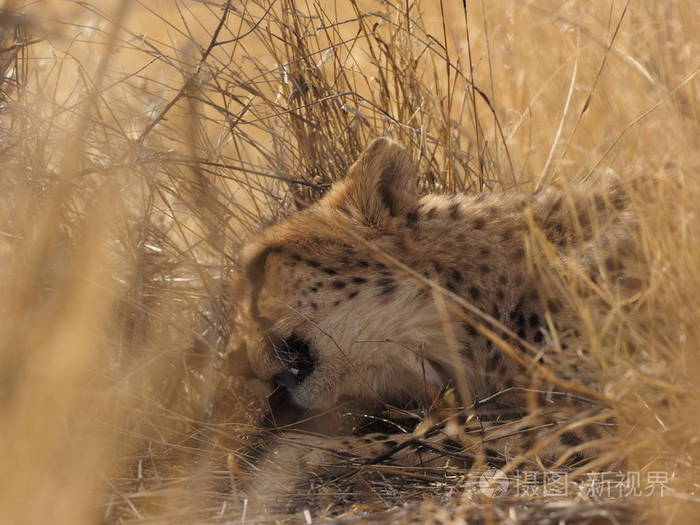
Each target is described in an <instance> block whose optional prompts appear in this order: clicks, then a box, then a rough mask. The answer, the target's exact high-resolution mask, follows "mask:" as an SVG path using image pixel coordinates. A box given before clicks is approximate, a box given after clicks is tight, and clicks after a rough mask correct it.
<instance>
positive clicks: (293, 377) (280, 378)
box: [272, 368, 299, 389]
mask: <svg viewBox="0 0 700 525" xmlns="http://www.w3.org/2000/svg"><path fill="white" fill-rule="evenodd" d="M295 371H296V373H294V372H295ZM298 375H299V370H298V369H295V368H292V369H291V370H283V371H282V372H280V373H279V374H276V375H275V376H274V377H273V378H272V380H273V381H274V382H275V384H276V385H279V386H283V387H285V388H287V389H292V388H294V387H296V386H297V385H299V379H297V376H298Z"/></svg>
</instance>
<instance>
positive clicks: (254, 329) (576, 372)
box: [236, 138, 642, 484]
mask: <svg viewBox="0 0 700 525" xmlns="http://www.w3.org/2000/svg"><path fill="white" fill-rule="evenodd" d="M417 178H418V177H417V170H416V167H415V166H414V164H413V163H412V162H411V159H410V156H409V154H408V153H407V152H406V150H405V149H403V148H402V147H401V146H400V145H398V144H397V143H396V142H393V141H391V140H389V139H385V138H380V139H376V140H375V141H373V142H372V143H371V144H370V145H369V146H368V147H367V149H366V150H365V152H364V153H363V154H362V156H361V157H360V158H359V159H358V160H357V162H356V163H355V164H354V165H353V166H352V167H351V168H350V170H349V173H348V175H347V176H346V178H345V179H344V180H342V181H340V182H338V183H336V184H335V185H334V186H333V187H332V188H331V189H330V190H329V191H328V193H327V194H326V195H325V196H324V197H323V198H322V199H321V200H319V201H318V202H317V203H315V204H313V205H311V206H309V207H308V208H306V209H304V210H302V211H300V212H297V213H295V214H293V215H291V216H290V217H289V218H288V219H286V220H284V221H282V222H280V223H279V224H276V225H274V226H272V227H270V228H268V229H267V230H265V231H264V232H263V233H262V234H261V235H260V237H259V238H258V239H257V240H256V241H255V242H254V243H252V244H251V245H250V246H248V247H247V249H246V252H245V257H244V264H243V267H244V268H245V270H244V272H243V273H244V278H243V279H242V280H241V283H240V286H239V288H240V291H241V296H240V299H239V301H238V305H237V309H236V315H237V319H236V321H237V322H236V326H237V328H238V330H237V332H238V334H239V335H238V338H237V341H238V342H241V343H242V344H243V346H244V347H245V352H246V353H247V357H248V361H249V363H250V367H251V369H252V370H253V372H254V374H255V376H256V377H257V380H259V381H262V382H264V383H265V384H267V385H269V388H270V389H271V390H272V389H278V391H279V390H281V391H283V393H284V395H285V396H286V397H287V398H288V401H289V403H290V405H293V406H295V407H296V408H297V409H300V413H302V414H305V415H311V414H314V413H320V412H322V411H326V410H329V409H331V408H333V407H335V406H338V405H339V404H350V405H351V406H362V407H363V409H364V410H367V409H368V408H367V407H369V409H371V408H372V407H374V408H377V409H379V407H382V406H387V405H392V406H398V407H407V406H412V407H419V408H420V407H423V408H425V407H429V406H434V405H435V403H436V400H438V399H444V395H445V392H454V398H455V400H456V401H455V402H454V403H452V405H453V406H457V407H461V408H460V409H459V410H457V412H455V411H452V412H451V413H449V411H448V413H449V414H451V415H445V414H444V413H443V414H442V415H440V416H439V417H438V418H437V419H435V417H433V419H432V420H431V423H430V424H427V423H426V424H423V425H422V426H421V429H422V430H421V429H418V430H415V431H414V432H413V433H408V434H399V435H395V436H380V437H379V438H377V437H376V436H372V435H370V436H364V437H355V438H352V439H347V438H346V439H340V440H337V439H336V438H331V437H325V438H314V439H312V440H310V439H309V438H308V437H306V438H304V439H299V436H296V437H295V435H293V434H283V435H282V437H280V438H279V442H280V443H284V444H280V445H279V447H278V448H276V449H274V450H275V452H274V453H273V454H271V455H268V456H267V459H264V460H263V462H262V464H268V468H267V469H265V468H263V469H261V471H267V472H275V473H276V474H275V475H276V476H278V479H286V477H285V476H284V475H283V471H285V469H287V470H288V474H289V475H292V473H296V474H298V473H299V472H301V471H305V472H318V471H319V469H321V468H323V469H331V470H334V469H340V465H346V466H347V464H355V465H359V464H365V465H367V464H373V463H377V462H394V463H401V464H412V465H416V464H426V462H428V463H431V462H432V463H435V462H439V461H442V462H444V461H452V462H453V463H454V462H455V461H459V462H461V464H462V465H463V467H464V468H469V467H471V463H473V459H474V457H475V455H479V454H481V456H483V457H487V458H490V459H491V460H495V459H499V460H500V461H508V460H510V459H512V458H513V457H515V456H516V455H520V456H522V457H527V456H528V453H529V457H530V459H533V458H535V457H537V458H538V461H539V460H540V459H541V458H545V459H546V461H548V462H549V463H550V464H556V463H557V462H560V463H561V462H562V461H580V460H581V459H582V458H583V457H584V456H585V457H590V456H591V455H595V454H597V452H592V450H593V449H594V448H595V447H591V446H588V444H590V443H596V442H599V441H600V438H601V436H602V435H603V434H604V433H605V432H603V431H607V430H608V428H609V426H610V423H609V421H608V418H609V416H610V414H609V411H608V410H607V409H606V408H605V407H604V405H605V403H604V399H603V396H602V395H600V394H599V393H598V389H597V386H598V385H597V378H596V376H595V370H594V368H593V367H590V366H588V360H587V359H585V356H586V355H587V354H586V352H587V349H586V346H585V341H584V340H583V338H582V337H581V334H580V321H579V318H578V317H577V313H576V311H575V309H574V307H573V305H572V304H571V303H570V301H569V300H568V299H567V296H566V294H565V293H564V292H563V291H562V290H563V287H557V286H555V285H554V284H551V283H555V282H556V281H555V280H552V276H553V275H562V274H566V275H568V276H569V279H574V280H575V282H576V286H578V288H580V289H581V290H582V293H585V291H584V290H588V291H589V293H590V295H591V297H592V299H591V300H596V299H595V293H594V292H595V290H596V289H597V287H600V286H603V285H605V286H606V287H608V288H610V289H615V290H619V292H620V293H631V292H632V291H633V290H634V289H635V288H636V287H638V286H639V284H640V282H641V278H642V277H641V276H640V275H641V274H640V273H639V272H638V267H639V265H638V262H637V258H636V255H635V253H634V250H633V249H632V247H631V242H630V238H631V235H632V232H633V230H634V218H633V215H632V213H631V212H630V210H629V205H628V201H627V197H626V196H625V193H624V192H623V191H622V190H621V189H620V188H619V187H618V186H617V185H615V184H599V185H597V186H593V185H586V186H576V187H573V188H569V189H567V191H563V190H562V189H559V188H556V187H551V188H548V189H545V190H542V191H539V192H537V193H535V194H525V193H521V192H517V191H509V192H502V193H481V194H454V195H426V196H423V197H419V196H418V191H417V187H416V183H417ZM569 284H571V282H569ZM582 357H583V358H582ZM572 385H573V387H572ZM586 399H587V400H586ZM483 400H495V401H496V402H497V403H498V405H499V406H508V407H510V409H511V411H510V413H511V414H515V415H514V416H512V417H510V418H503V419H502V420H500V421H495V422H494V421H491V422H488V424H486V425H484V422H483V420H482V419H481V418H480V417H479V416H478V409H479V408H480V407H483V406H484V401H483ZM455 413H457V414H458V417H457V416H455ZM575 416H576V417H575ZM455 421H456V423H455ZM581 421H584V422H583V423H582V422H581ZM605 421H608V422H607V423H605ZM476 422H479V424H478V429H477V430H475V429H474V428H471V427H470V425H472V427H473V425H474V424H476ZM431 425H432V426H431ZM536 443H540V444H541V445H540V446H539V448H538V447H536V446H535V444H536ZM281 450H286V451H287V452H286V453H284V454H282V452H281ZM280 455H283V456H284V457H285V458H286V459H285V460H283V461H282V460H280ZM274 457H276V459H274ZM272 464H274V465H277V467H273V466H272ZM296 474H295V475H296ZM261 476H263V475H262V474H261ZM280 476H281V478H280ZM263 477H264V476H263ZM283 484H284V483H283Z"/></svg>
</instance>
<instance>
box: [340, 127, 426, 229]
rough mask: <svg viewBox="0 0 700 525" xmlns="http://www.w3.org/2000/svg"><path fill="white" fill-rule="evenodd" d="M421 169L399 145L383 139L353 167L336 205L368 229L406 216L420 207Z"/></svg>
mask: <svg viewBox="0 0 700 525" xmlns="http://www.w3.org/2000/svg"><path fill="white" fill-rule="evenodd" d="M417 180H418V169H417V168H416V166H415V164H413V161H412V160H411V157H410V155H409V154H408V152H407V151H406V149H405V148H404V147H403V146H401V145H400V144H399V143H398V142H395V141H393V140H391V139H388V138H384V137H380V138H377V139H374V140H373V141H372V142H370V143H369V145H368V146H367V148H366V149H365V150H364V151H363V152H362V155H360V158H359V159H357V161H356V162H355V164H353V165H352V166H351V167H350V170H349V171H348V175H347V177H346V178H345V180H344V181H343V182H342V183H341V185H340V187H339V188H338V191H337V192H333V196H332V197H331V198H332V201H333V204H334V205H335V206H336V207H338V208H340V209H342V210H344V211H346V212H348V213H349V214H350V215H352V216H355V217H357V218H359V219H360V220H361V221H362V222H363V223H365V224H367V225H369V226H378V225H381V224H382V223H383V222H384V221H386V220H388V219H389V218H390V217H397V216H401V215H405V214H407V213H409V212H410V211H411V210H413V209H414V208H415V207H416V205H417V204H418V195H417Z"/></svg>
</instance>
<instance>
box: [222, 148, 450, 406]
mask: <svg viewBox="0 0 700 525" xmlns="http://www.w3.org/2000/svg"><path fill="white" fill-rule="evenodd" d="M416 183H417V169H416V167H415V166H414V164H413V163H412V161H411V159H410V156H409V154H408V153H407V152H406V150H405V149H404V148H403V147H401V146H400V145H399V144H397V143H396V142H394V141H392V140H389V139H386V138H379V139H375V140H374V141H373V142H371V143H370V144H369V146H368V147H367V148H366V150H365V151H364V152H363V153H362V155H361V156H360V158H359V159H358V160H357V161H356V162H355V163H354V164H353V165H352V166H351V167H350V169H349V171H348V173H347V176H346V177H345V178H344V179H343V180H341V181H339V182H337V183H335V184H334V185H333V187H332V188H331V189H330V190H329V191H328V192H327V193H326V195H325V196H324V197H323V198H322V199H320V200H319V201H318V202H316V203H314V204H313V205H311V206H309V207H308V208H306V209H304V210H302V211H298V212H296V213H294V214H293V215H291V216H290V217H289V218H287V219H286V220H284V221H282V222H280V223H278V224H276V225H274V226H272V227H270V228H268V229H267V230H265V231H264V232H263V233H262V234H261V235H260V236H259V237H258V238H257V240H256V242H254V244H252V245H250V246H248V247H247V248H246V250H245V252H244V263H243V270H242V278H241V284H240V286H239V288H240V290H242V293H241V299H240V301H238V305H237V308H236V312H237V313H236V315H237V320H236V326H237V327H239V328H240V332H241V334H240V336H239V337H238V340H240V341H242V342H243V344H244V345H245V352H246V353H247V357H248V361H249V363H250V366H251V368H252V370H253V372H254V373H255V375H256V376H257V377H258V378H259V379H261V380H263V381H266V382H268V383H269V384H271V385H275V384H276V385H280V388H283V389H285V390H286V392H288V394H289V396H290V397H291V399H292V400H293V402H294V403H295V404H296V405H297V406H299V407H301V408H303V409H306V410H311V411H314V410H322V409H326V408H330V407H332V406H335V405H337V404H338V403H339V402H341V401H343V400H354V401H363V402H367V401H370V402H372V401H375V402H376V401H387V402H404V401H408V400H415V399H416V398H422V399H424V396H425V395H428V396H429V397H431V395H432V394H434V393H436V392H437V391H438V390H439V389H440V388H441V386H442V383H443V382H444V378H443V375H444V372H443V371H442V370H441V367H440V365H439V363H437V362H436V361H433V360H431V358H430V349H431V348H433V347H435V346H436V345H437V344H438V343H439V341H440V338H441V337H442V330H441V328H440V319H439V316H438V315H437V314H436V313H435V312H434V311H433V308H434V306H433V305H432V301H430V300H425V299H426V298H425V297H423V298H422V299H423V300H421V297H420V296H421V291H420V290H419V286H418V285H417V284H416V282H411V280H410V279H405V278H404V277H402V276H401V274H400V272H397V270H396V268H392V266H391V264H390V263H388V262H387V260H386V259H385V258H384V259H383V258H382V256H381V254H388V255H391V256H392V257H394V258H395V260H399V261H401V260H410V257H409V258H408V259H406V257H407V256H408V255H409V252H411V251H412V250H415V249H417V248H415V247H413V246H412V245H411V242H410V239H409V237H408V235H407V232H408V229H409V227H408V226H407V223H408V224H409V225H410V222H411V217H412V214H415V213H416V211H415V210H416V209H417V206H418V195H417V188H416ZM425 295H426V294H425V292H423V296H425ZM438 346H439V345H438Z"/></svg>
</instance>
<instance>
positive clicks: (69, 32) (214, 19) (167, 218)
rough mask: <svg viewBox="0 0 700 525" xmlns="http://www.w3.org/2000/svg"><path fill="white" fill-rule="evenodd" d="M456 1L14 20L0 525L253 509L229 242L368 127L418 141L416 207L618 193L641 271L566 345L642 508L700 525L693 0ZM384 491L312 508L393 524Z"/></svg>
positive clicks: (86, 13)
mask: <svg viewBox="0 0 700 525" xmlns="http://www.w3.org/2000/svg"><path fill="white" fill-rule="evenodd" d="M469 6H470V7H469V11H468V13H466V14H465V12H464V11H463V8H462V3H461V2H440V1H438V0H431V1H428V0H426V1H423V2H418V3H416V4H415V5H413V4H412V5H411V8H410V11H409V12H408V13H407V12H406V6H405V4H403V3H397V4H393V3H386V2H370V1H368V2H354V1H349V2H321V1H309V2H305V3H303V4H300V3H295V2H293V1H291V0H280V1H277V2H254V1H243V2H221V1H216V2H204V1H202V2H199V1H196V2H195V1H192V2H179V1H166V0H162V1H158V2H140V1H111V2H72V1H44V2H38V3H33V4H26V5H25V4H23V3H21V2H17V1H14V2H7V3H6V5H5V7H4V8H3V10H2V11H0V163H1V164H0V165H2V177H1V178H0V290H2V301H1V302H0V450H2V454H0V458H1V459H0V471H1V472H3V473H4V475H3V477H4V481H3V483H2V490H0V523H3V524H5V523H8V524H15V523H48V522H51V523H56V524H60V523H70V524H77V523H94V522H98V521H101V520H104V521H107V522H114V521H118V520H120V519H121V520H124V521H127V522H141V521H155V522H158V521H160V522H168V523H174V522H188V523H190V522H201V521H203V520H211V521H212V522H215V521H226V520H232V519H236V520H237V519H239V517H241V518H245V516H242V513H243V512H244V507H245V505H246V502H245V495H244V494H243V493H241V492H240V483H239V482H238V478H237V477H238V476H239V473H238V472H237V470H236V468H234V466H235V465H237V464H239V463H245V457H243V456H242V454H243V451H244V450H245V444H246V439H247V437H246V436H248V435H249V433H250V432H251V431H252V430H253V425H254V422H255V420H256V410H255V409H256V407H255V406H254V405H255V402H256V401H255V399H249V398H248V396H246V394H245V392H242V391H241V390H240V388H239V387H238V385H237V383H236V379H235V378H234V376H233V375H232V373H231V372H235V370H232V366H233V365H232V364H231V363H230V362H229V360H228V354H227V349H228V338H229V332H230V326H229V323H228V318H229V315H228V312H227V301H228V296H229V293H230V290H229V285H228V284H227V283H229V282H231V281H230V279H231V274H232V272H233V271H234V270H235V268H236V261H237V253H238V247H239V246H240V244H241V242H242V240H243V239H244V238H245V237H246V236H247V235H250V234H254V232H255V229H256V228H258V227H259V226H260V225H262V224H265V223H267V222H268V221H271V220H274V219H275V218H276V217H279V216H281V215H283V214H284V213H286V211H287V210H288V209H289V208H290V207H291V206H293V204H294V203H295V202H296V201H307V200H312V199H314V198H317V197H318V196H319V195H321V194H322V193H323V191H324V189H325V188H327V187H328V185H329V184H330V183H331V182H332V181H333V180H335V179H337V178H339V177H341V176H342V175H343V173H344V171H345V169H346V168H347V166H348V164H349V163H350V162H352V161H353V160H354V158H355V157H356V156H357V154H358V153H359V151H360V150H361V149H362V147H363V146H364V144H365V143H366V142H367V141H368V140H369V139H370V138H371V137H374V136H376V135H378V134H381V133H387V134H390V135H391V136H393V137H395V138H397V139H398V140H400V141H401V142H403V143H404V144H405V145H406V146H407V147H409V149H410V150H411V151H412V152H413V155H414V158H416V159H417V160H418V162H419V163H420V167H421V173H422V179H421V186H422V188H423V190H425V191H437V192H452V191H469V192H474V191H490V190H494V189H501V188H510V187H513V186H521V187H524V188H529V189H534V188H535V187H536V186H539V185H546V184H548V183H550V182H552V181H555V180H556V181H559V182H569V181H577V180H583V179H588V178H603V177H606V176H610V175H611V174H616V175H617V176H619V177H620V178H621V179H622V181H623V184H625V183H626V182H627V181H637V182H635V187H636V188H637V189H636V190H635V193H634V198H635V200H636V201H637V206H638V208H639V209H640V210H641V211H642V222H641V237H640V242H641V243H642V245H643V247H644V251H645V254H646V256H647V260H648V263H649V268H650V275H651V278H650V281H649V283H648V284H647V285H646V287H645V288H644V290H643V291H642V293H641V294H640V295H639V296H638V297H635V298H634V300H633V302H632V303H631V304H628V305H626V306H625V307H624V308H622V307H620V308H612V309H611V311H610V313H609V314H608V315H607V317H606V318H604V319H600V318H596V317H595V315H594V314H593V313H590V312H587V311H586V309H585V305H582V309H581V312H582V330H583V331H584V332H585V333H586V334H587V335H588V337H589V340H590V341H591V347H592V349H593V350H594V356H595V358H596V359H597V360H598V361H599V363H600V369H601V374H602V375H603V377H604V378H605V379H606V385H607V387H606V389H605V393H606V394H607V395H608V396H609V397H610V399H611V401H612V402H613V405H614V407H615V409H616V411H617V413H618V414H619V419H620V421H621V422H622V423H623V424H622V433H621V436H620V437H621V440H620V444H619V445H618V446H619V447H620V450H619V451H618V453H619V454H621V455H624V456H625V457H627V458H628V461H629V464H630V467H631V469H633V470H639V471H641V472H643V473H644V472H649V471H655V470H664V471H667V472H669V473H670V481H669V484H670V486H671V489H672V490H670V491H669V492H668V493H667V496H666V497H665V498H660V499H656V498H650V499H648V500H642V501H641V502H640V503H639V506H640V507H641V509H642V510H641V511H640V512H642V514H644V515H648V517H649V520H650V521H659V522H664V523H670V522H676V523H688V522H690V520H691V519H692V517H693V516H696V515H697V512H698V508H697V501H698V499H697V498H698V495H697V488H698V483H699V482H700V477H699V476H698V467H699V466H700V465H698V457H699V452H700V450H699V448H700V444H699V442H698V435H700V426H699V424H698V421H697V414H698V413H700V389H699V388H698V386H699V385H698V379H697V378H698V377H700V359H698V351H699V350H698V349H699V348H700V323H698V318H699V316H700V271H699V270H700V238H699V236H700V228H699V226H700V224H699V222H700V218H699V214H700V204H698V203H700V148H699V147H698V145H699V144H700V124H699V122H700V118H698V117H700V114H699V113H700V111H699V110H700V108H699V107H698V100H699V97H698V90H699V89H700V83H699V82H698V77H697V76H696V75H697V72H698V67H699V65H700V64H699V62H698V58H697V57H698V56H700V44H699V43H698V40H697V35H698V34H700V27H699V25H700V20H699V19H698V17H697V16H696V7H695V5H694V2H692V1H690V0H687V1H683V0H678V1H675V2H673V3H672V4H671V3H663V2H631V3H629V4H625V3H623V2H599V3H595V4H590V3H588V2H582V1H575V2H567V3H565V4H563V5H562V4H561V3H560V2H555V1H553V0H537V1H535V2H529V3H527V4H525V3H520V2H506V1H501V2H473V3H470V4H469ZM466 28H468V32H467V31H466ZM639 181H642V183H641V184H640V183H639ZM630 185H631V182H630ZM588 314H590V316H589V317H586V316H587V315H588ZM631 348H636V349H637V352H634V353H632V352H631V351H630V349H631ZM629 429H632V430H629ZM234 457H237V459H236V460H233V458H234ZM409 492H410V491H409ZM411 494H413V492H411ZM412 497H413V498H415V495H414V496H412ZM338 501H340V499H338ZM401 502H402V497H399V498H398V499H395V500H391V499H382V498H379V499H378V500H374V501H373V502H372V503H371V504H367V505H365V506H359V507H356V508H348V509H345V510H343V509H342V508H341V509H339V508H337V505H336V507H335V508H334V507H333V506H332V505H331V507H330V508H329V509H327V512H331V511H332V512H336V513H337V512H346V514H347V515H352V513H353V512H360V511H363V512H384V513H385V514H376V515H375V516H380V517H381V518H382V519H393V520H396V519H399V520H401V519H406V520H408V519H409V518H410V517H411V516H410V515H409V514H406V513H408V512H409V511H407V510H405V509H403V510H400V508H399V507H397V505H398V504H400V503H401ZM336 503H337V502H336ZM579 503H580V502H579ZM576 504H578V503H576ZM576 504H574V502H572V503H571V505H572V507H571V509H572V510H571V513H573V514H571V516H577V515H580V516H584V515H585V512H584V510H585V509H584V508H583V507H576V506H575V505H576ZM422 505H424V508H425V509H426V510H425V512H432V510H430V509H431V506H430V505H431V504H430V503H429V502H426V503H423V504H422ZM502 505H505V506H504V507H503V508H502V510H501V511H502V512H507V511H508V510H507V509H508V504H505V503H502ZM513 505H516V504H515V503H513ZM594 507H595V505H594ZM586 508H587V507H586ZM600 508H603V506H601V507H600ZM503 509H505V510H503ZM513 509H515V506H514V507H513ZM443 510H444V509H443ZM451 510H452V511H454V512H456V513H459V512H462V513H463V514H464V515H465V516H481V517H484V516H486V517H487V518H488V516H492V517H494V516H498V515H499V514H498V512H496V511H495V510H494V506H493V505H490V504H486V505H482V506H476V507H475V506H474V505H472V504H465V502H463V501H461V500H460V499H459V498H455V499H454V504H453V505H452V506H451ZM494 512H496V513H495V514H494ZM512 512H514V513H515V514H512V513H511V515H513V516H515V518H513V519H514V520H515V521H516V522H517V520H518V519H521V520H523V521H525V518H526V517H530V518H533V519H534V518H537V519H541V520H546V519H549V520H550V521H552V520H553V521H556V520H557V519H560V518H561V514H556V512H555V510H552V508H549V507H542V508H541V514H540V515H535V516H532V515H528V514H527V512H525V511H524V510H523V509H522V508H521V509H520V510H518V511H517V512H516V510H512ZM553 512H554V514H552V513H553ZM419 515H420V514H419ZM566 516H569V515H566ZM248 518H249V519H252V518H251V517H250V516H248ZM376 519H379V518H376ZM412 519H416V520H419V519H420V518H416V517H415V516H413V518H412ZM435 519H439V518H438V517H436V518H435ZM493 519H496V518H495V517H494V518H493ZM567 519H568V518H567ZM635 519H636V518H635Z"/></svg>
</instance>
